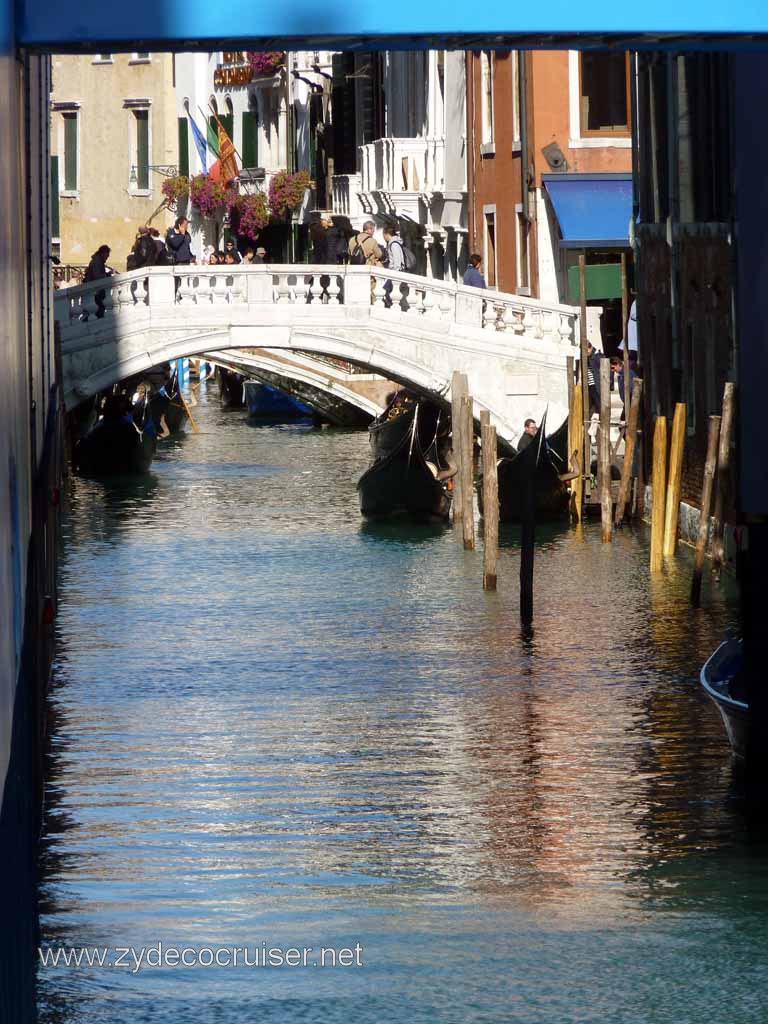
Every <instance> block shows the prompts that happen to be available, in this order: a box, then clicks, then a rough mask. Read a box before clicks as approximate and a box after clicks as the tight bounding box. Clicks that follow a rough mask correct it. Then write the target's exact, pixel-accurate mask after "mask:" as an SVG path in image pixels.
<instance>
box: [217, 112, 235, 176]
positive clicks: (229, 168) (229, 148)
mask: <svg viewBox="0 0 768 1024" xmlns="http://www.w3.org/2000/svg"><path fill="white" fill-rule="evenodd" d="M218 126H219V164H220V165H221V180H222V181H223V183H224V184H225V185H228V184H229V183H230V181H232V179H233V178H236V177H237V175H238V170H237V160H236V158H235V144H234V143H233V142H232V139H230V137H229V135H227V132H226V130H225V128H224V125H223V124H222V123H221V121H218Z"/></svg>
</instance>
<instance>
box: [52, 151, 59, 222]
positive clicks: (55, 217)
mask: <svg viewBox="0 0 768 1024" xmlns="http://www.w3.org/2000/svg"><path fill="white" fill-rule="evenodd" d="M60 230H61V229H60V221H59V158H58V157H57V156H52V157H51V238H52V239H54V238H58V237H59V232H60Z"/></svg>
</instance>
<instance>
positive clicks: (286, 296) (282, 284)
mask: <svg viewBox="0 0 768 1024" xmlns="http://www.w3.org/2000/svg"><path fill="white" fill-rule="evenodd" d="M277 301H278V302H290V301H291V288H290V285H289V284H288V275H287V274H279V275H278V285H277Z"/></svg>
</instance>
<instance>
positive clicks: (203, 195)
mask: <svg viewBox="0 0 768 1024" xmlns="http://www.w3.org/2000/svg"><path fill="white" fill-rule="evenodd" d="M189 197H190V199H191V200H192V205H193V206H194V207H195V208H196V209H198V210H199V211H200V215H201V216H202V217H213V216H215V214H216V212H217V211H218V209H219V207H221V206H223V205H224V202H225V199H226V190H225V188H224V186H223V185H222V184H221V182H218V181H213V180H212V179H211V178H209V177H208V175H207V174H196V175H195V176H194V178H192V180H191V181H190V183H189Z"/></svg>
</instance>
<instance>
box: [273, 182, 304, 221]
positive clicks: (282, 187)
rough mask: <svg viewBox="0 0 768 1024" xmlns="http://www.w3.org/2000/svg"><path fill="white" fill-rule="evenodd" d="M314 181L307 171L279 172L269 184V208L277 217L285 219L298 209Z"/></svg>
mask: <svg viewBox="0 0 768 1024" xmlns="http://www.w3.org/2000/svg"><path fill="white" fill-rule="evenodd" d="M311 181H312V179H311V178H310V176H309V174H308V173H307V171H296V172H295V173H294V174H289V173H288V171H278V172H277V174H275V175H274V176H273V177H272V180H271V181H270V183H269V206H270V209H271V210H272V213H273V214H274V215H275V216H276V217H284V216H286V215H287V214H288V213H290V212H291V210H296V209H298V207H299V206H301V204H302V202H303V201H304V193H305V192H306V191H307V189H308V188H309V186H310V183H311Z"/></svg>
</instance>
